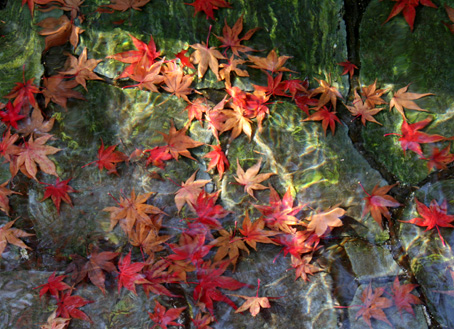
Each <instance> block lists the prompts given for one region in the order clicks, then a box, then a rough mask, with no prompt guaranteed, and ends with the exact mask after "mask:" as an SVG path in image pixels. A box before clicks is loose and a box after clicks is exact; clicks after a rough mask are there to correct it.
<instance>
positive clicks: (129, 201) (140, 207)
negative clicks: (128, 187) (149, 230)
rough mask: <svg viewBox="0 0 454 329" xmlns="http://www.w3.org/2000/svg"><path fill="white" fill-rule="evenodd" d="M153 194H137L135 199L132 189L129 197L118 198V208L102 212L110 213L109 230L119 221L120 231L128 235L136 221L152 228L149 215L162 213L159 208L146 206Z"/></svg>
mask: <svg viewBox="0 0 454 329" xmlns="http://www.w3.org/2000/svg"><path fill="white" fill-rule="evenodd" d="M152 194H153V192H149V193H145V194H139V195H138V196H137V197H136V192H135V191H134V189H133V190H132V191H131V197H130V198H128V197H126V196H120V202H117V203H118V205H119V207H107V208H104V209H103V211H107V212H110V230H112V229H113V228H114V227H115V226H116V225H117V223H118V222H119V221H120V225H121V227H122V229H123V230H124V231H125V232H126V233H127V234H129V232H131V230H132V228H133V226H134V224H135V223H136V221H137V220H139V221H141V222H142V223H144V224H148V225H149V226H153V225H154V224H153V222H152V221H151V219H150V217H149V215H157V214H161V213H163V212H162V211H161V210H160V209H159V208H157V207H155V206H152V205H150V204H147V203H146V202H147V200H148V199H149V198H150V196H151V195H152Z"/></svg>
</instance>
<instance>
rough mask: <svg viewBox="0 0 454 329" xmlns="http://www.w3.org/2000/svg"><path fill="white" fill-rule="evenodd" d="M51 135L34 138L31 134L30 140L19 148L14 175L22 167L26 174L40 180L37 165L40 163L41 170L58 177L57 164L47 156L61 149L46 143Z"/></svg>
mask: <svg viewBox="0 0 454 329" xmlns="http://www.w3.org/2000/svg"><path fill="white" fill-rule="evenodd" d="M51 137H52V135H44V136H42V137H39V138H37V139H36V140H33V136H30V138H29V139H28V141H26V142H24V143H23V144H22V145H21V147H19V148H18V151H17V153H16V154H17V159H16V161H15V164H14V166H15V168H14V171H13V173H14V174H13V176H15V175H16V174H17V172H18V170H19V169H21V171H22V172H24V174H26V175H27V176H29V177H32V178H33V179H34V180H36V181H38V179H37V178H36V174H37V173H38V167H37V165H39V169H40V170H41V171H43V172H45V173H46V174H49V175H54V176H57V177H58V174H57V172H56V167H55V164H54V163H53V162H52V161H51V160H50V159H49V158H48V157H47V156H48V155H50V154H55V153H57V152H59V151H61V150H60V149H59V148H56V147H53V146H49V145H45V144H46V142H47V141H48V140H49V139H50V138H51Z"/></svg>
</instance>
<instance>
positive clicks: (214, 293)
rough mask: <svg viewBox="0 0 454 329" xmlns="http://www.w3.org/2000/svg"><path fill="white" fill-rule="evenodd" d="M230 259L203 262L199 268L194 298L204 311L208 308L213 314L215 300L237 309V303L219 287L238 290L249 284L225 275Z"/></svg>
mask: <svg viewBox="0 0 454 329" xmlns="http://www.w3.org/2000/svg"><path fill="white" fill-rule="evenodd" d="M229 264H230V261H229V260H226V261H223V262H220V263H214V264H211V262H210V261H208V262H205V263H203V264H202V265H201V266H200V267H199V268H198V270H197V281H198V282H197V286H196V287H195V288H194V294H193V297H194V300H196V301H197V304H198V306H199V307H200V308H201V309H202V310H203V311H204V310H205V309H207V310H208V311H209V312H210V314H211V315H213V309H214V306H213V301H218V302H224V303H227V304H228V305H230V306H231V307H233V309H235V310H236V309H237V306H236V305H235V303H234V302H233V301H232V300H230V298H228V297H227V296H225V295H223V294H222V292H220V291H219V290H218V288H222V289H228V290H238V289H240V288H242V287H244V286H247V284H245V283H242V282H239V281H237V280H235V279H233V278H230V277H228V276H223V275H222V274H223V273H224V272H225V270H226V269H227V267H228V266H229Z"/></svg>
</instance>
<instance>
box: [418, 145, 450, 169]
mask: <svg viewBox="0 0 454 329" xmlns="http://www.w3.org/2000/svg"><path fill="white" fill-rule="evenodd" d="M450 149H451V145H448V146H446V147H445V148H444V149H442V150H440V149H439V148H438V147H434V148H433V149H432V153H431V155H430V156H429V157H425V158H421V159H423V160H429V162H427V168H429V172H430V171H431V170H432V169H433V168H434V167H435V168H437V169H439V170H441V169H448V167H447V164H449V163H451V162H453V161H454V154H452V153H449V151H450Z"/></svg>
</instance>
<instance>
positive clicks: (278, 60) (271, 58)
mask: <svg viewBox="0 0 454 329" xmlns="http://www.w3.org/2000/svg"><path fill="white" fill-rule="evenodd" d="M248 58H249V60H250V61H251V62H253V63H254V65H249V66H250V67H252V68H255V69H261V70H266V71H271V73H274V72H281V71H286V72H294V71H292V70H290V69H288V68H286V67H284V64H285V62H286V61H287V60H288V59H289V58H292V57H291V56H279V57H278V56H277V54H276V51H275V50H274V49H273V50H271V51H270V52H269V54H268V56H267V57H266V58H264V57H258V56H251V55H248Z"/></svg>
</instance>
